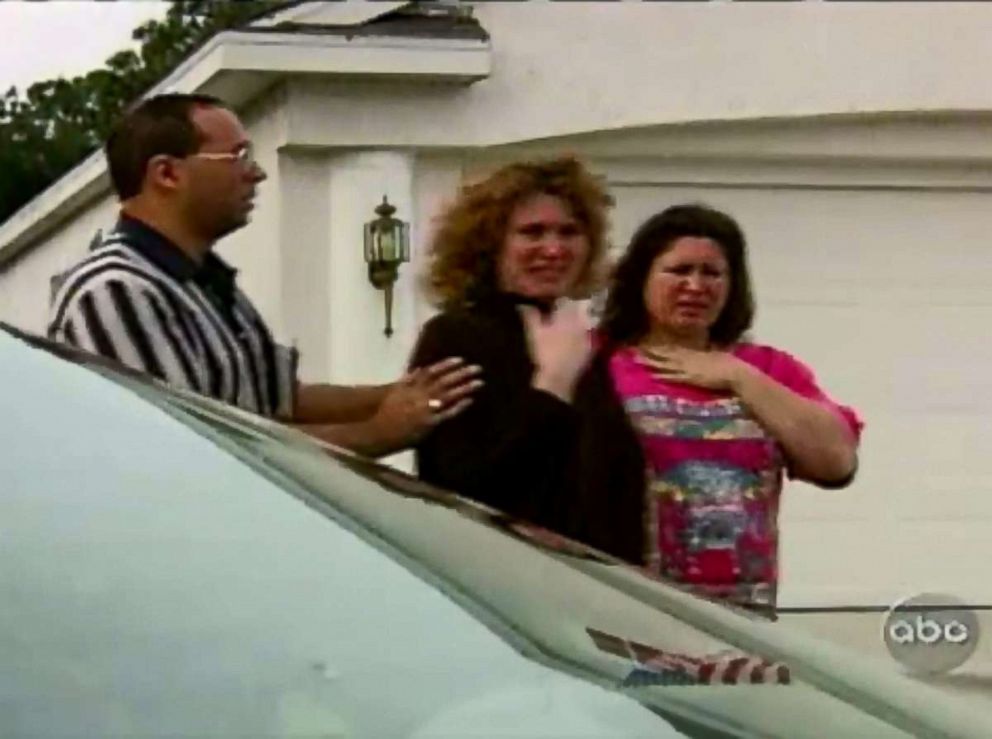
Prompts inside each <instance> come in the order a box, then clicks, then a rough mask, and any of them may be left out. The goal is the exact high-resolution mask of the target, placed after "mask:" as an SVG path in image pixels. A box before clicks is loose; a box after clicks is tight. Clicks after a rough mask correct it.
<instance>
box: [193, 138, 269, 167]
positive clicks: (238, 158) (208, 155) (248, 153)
mask: <svg viewBox="0 0 992 739" xmlns="http://www.w3.org/2000/svg"><path fill="white" fill-rule="evenodd" d="M189 156H190V157H191V158H195V159H213V160H217V161H223V160H228V161H232V162H237V163H238V164H240V165H241V166H242V167H244V168H245V169H251V168H252V167H254V166H255V164H256V162H255V147H254V146H252V144H251V142H248V143H245V144H242V145H241V146H239V147H238V150H237V151H198V152H196V153H195V154H190V155H189Z"/></svg>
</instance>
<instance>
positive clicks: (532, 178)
mask: <svg viewBox="0 0 992 739" xmlns="http://www.w3.org/2000/svg"><path fill="white" fill-rule="evenodd" d="M538 194H546V195H553V196H555V197H558V198H561V199H562V200H563V201H564V202H566V203H567V204H568V205H569V207H570V208H571V210H572V215H573V216H574V217H575V218H576V219H577V220H578V221H579V223H580V224H581V226H582V228H583V230H584V231H585V234H586V236H587V238H588V239H589V256H588V258H587V260H586V264H585V266H584V268H583V270H582V272H581V274H580V275H579V278H578V280H577V281H576V284H575V286H574V287H573V289H572V291H571V294H570V295H569V297H574V298H583V297H588V296H589V295H591V294H592V293H593V292H595V290H597V289H598V288H599V287H600V283H601V281H602V272H603V269H602V266H603V262H604V258H605V256H606V251H607V241H606V232H607V229H608V219H607V209H608V208H609V207H610V206H612V205H613V202H614V201H613V198H612V197H611V196H610V195H609V194H608V193H607V191H606V188H605V187H604V186H603V184H602V182H601V180H600V178H598V177H595V176H593V175H592V174H591V173H590V172H589V170H587V169H586V168H585V166H584V165H583V164H582V163H581V162H579V161H578V159H576V158H574V157H571V156H567V157H559V158H555V159H544V160H538V161H529V162H516V163H513V164H509V165H507V166H505V167H502V168H501V169H499V170H497V171H496V172H494V173H493V174H492V175H490V176H489V177H487V178H486V179H484V180H482V181H481V182H476V183H473V184H468V185H464V186H463V187H462V188H461V190H460V191H459V193H458V196H457V198H456V199H455V200H454V202H453V203H451V204H450V205H449V206H448V207H447V208H446V209H445V210H444V211H443V212H442V213H441V215H440V216H439V217H438V219H437V228H436V230H435V232H434V235H433V238H432V239H431V242H430V245H429V247H428V251H429V256H428V259H429V266H428V269H427V274H426V280H425V282H426V289H427V292H428V293H429V295H430V296H431V298H432V299H433V301H434V303H435V304H436V305H438V306H439V307H441V308H455V307H463V306H466V305H470V304H472V303H474V302H476V301H478V300H479V299H480V298H483V297H485V296H486V295H489V294H492V293H493V292H495V291H497V290H498V285H497V278H496V264H497V260H498V259H499V254H500V251H501V249H502V247H503V242H504V240H505V238H506V231H507V227H508V224H509V221H510V216H511V214H512V213H513V209H514V208H515V207H516V206H517V205H518V204H519V203H520V202H521V201H523V200H525V199H526V198H529V197H531V196H533V195H538Z"/></svg>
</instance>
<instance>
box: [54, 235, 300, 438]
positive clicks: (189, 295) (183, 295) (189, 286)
mask: <svg viewBox="0 0 992 739" xmlns="http://www.w3.org/2000/svg"><path fill="white" fill-rule="evenodd" d="M235 274H236V273H235V270H233V269H232V268H231V267H229V266H228V265H226V264H225V263H224V262H223V261H222V260H221V259H220V258H219V257H217V256H216V255H215V254H213V252H210V253H208V255H207V258H206V259H205V260H204V263H203V264H202V265H199V264H197V263H196V262H194V261H193V260H192V259H190V258H189V257H188V256H187V255H186V254H185V253H184V252H182V251H181V250H180V249H179V248H178V247H176V246H174V245H173V244H172V243H171V242H170V241H169V240H168V239H166V238H165V237H164V236H163V235H161V234H159V233H158V232H157V231H155V230H154V229H152V228H150V227H149V226H147V225H145V224H144V223H142V222H140V221H138V220H136V219H133V218H129V217H127V216H121V219H120V221H119V222H118V224H117V227H116V228H115V229H114V230H113V231H112V232H111V233H109V234H108V235H107V236H106V237H105V238H103V239H102V240H101V242H100V243H99V244H97V245H96V247H95V248H94V249H93V250H92V252H91V253H90V255H89V256H88V257H87V258H86V259H84V260H83V261H82V262H80V263H79V264H78V265H76V266H75V267H73V268H72V269H71V270H70V271H69V272H68V273H67V274H66V275H65V276H64V277H63V278H62V279H61V283H60V285H59V287H58V289H57V291H56V294H55V296H54V298H53V300H52V306H51V321H50V323H49V327H48V335H49V338H51V339H53V340H55V341H60V342H63V343H66V344H71V345H73V346H76V347H79V348H81V349H84V350H86V351H89V352H92V353H94V354H99V355H101V356H104V357H106V358H108V359H112V360H115V361H117V362H120V363H122V364H125V365H127V366H128V367H131V368H133V369H137V370H140V371H143V372H146V373H148V374H150V375H153V376H155V377H157V378H159V379H162V380H164V381H166V382H167V383H169V384H170V385H174V386H176V387H180V388H184V389H187V390H192V391H193V392H197V393H201V394H203V395H209V396H211V397H213V398H217V399H219V400H222V401H225V402H227V403H231V404H233V405H237V406H239V407H241V408H244V409H245V410H249V411H252V412H255V413H260V414H263V415H266V416H278V417H281V418H287V419H288V418H290V417H292V409H293V404H294V401H295V397H294V393H295V383H296V366H297V356H296V351H295V350H293V349H289V348H287V347H283V346H280V345H278V344H276V343H275V342H274V341H273V339H272V335H271V334H270V332H269V330H268V328H267V327H266V325H265V322H264V321H263V320H262V318H261V316H260V315H259V314H258V312H257V311H256V310H255V308H254V306H252V304H251V302H250V301H249V300H248V298H247V297H246V296H245V295H244V294H243V293H242V292H241V290H239V289H238V287H237V286H236V284H235Z"/></svg>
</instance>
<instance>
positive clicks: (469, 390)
mask: <svg viewBox="0 0 992 739" xmlns="http://www.w3.org/2000/svg"><path fill="white" fill-rule="evenodd" d="M481 372H482V369H481V367H479V366H477V365H466V364H465V362H464V360H462V359H460V358H457V357H456V358H450V359H445V360H443V361H441V362H437V363H436V364H432V365H430V366H427V367H421V368H419V369H415V370H412V371H411V372H409V373H408V374H407V375H406V376H404V377H403V378H402V379H400V380H399V381H397V382H395V383H393V384H392V385H386V386H382V387H381V391H382V396H381V401H380V402H379V403H378V407H377V408H376V410H375V412H374V413H373V414H372V415H371V417H370V418H368V419H367V420H363V421H359V422H356V423H343V424H335V425H328V424H310V425H303V426H301V428H302V429H303V430H304V431H306V432H308V433H310V434H312V435H314V436H316V437H318V438H321V439H323V440H325V441H328V442H330V443H332V444H337V445H339V446H343V447H346V448H348V449H351V450H352V451H355V452H358V453H359V454H364V455H366V456H370V457H380V456H385V455H388V454H393V453H395V452H398V451H401V450H403V449H406V448H408V447H410V446H413V445H414V444H416V443H417V442H418V441H419V440H420V439H421V438H423V436H424V435H425V434H426V433H427V432H428V431H430V429H432V428H433V427H434V426H436V425H438V424H439V423H442V422H444V421H446V420H448V419H450V418H454V417H455V416H457V415H458V414H459V413H461V412H463V411H464V410H465V409H466V408H468V406H469V405H471V403H472V395H473V394H474V393H475V392H476V391H477V390H478V389H479V388H480V387H482V384H483V382H482V380H481V378H480V374H481Z"/></svg>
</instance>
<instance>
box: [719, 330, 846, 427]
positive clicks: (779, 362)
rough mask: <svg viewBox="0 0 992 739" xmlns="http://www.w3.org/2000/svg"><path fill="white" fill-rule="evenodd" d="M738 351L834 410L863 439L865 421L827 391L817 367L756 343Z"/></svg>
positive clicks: (769, 374)
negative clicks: (815, 371)
mask: <svg viewBox="0 0 992 739" xmlns="http://www.w3.org/2000/svg"><path fill="white" fill-rule="evenodd" d="M734 353H735V354H736V355H737V356H738V357H739V358H740V359H743V360H744V361H745V362H748V363H749V364H753V365H754V366H755V367H757V368H758V369H760V370H761V371H762V372H764V373H765V374H766V375H768V376H769V377H771V378H772V379H774V380H776V381H778V382H779V383H781V384H782V385H785V386H786V387H787V388H789V389H790V390H792V391H793V392H795V393H798V394H799V395H802V396H803V397H804V398H808V399H810V400H813V401H816V402H817V403H820V404H821V405H823V406H825V407H827V408H829V409H830V410H832V411H833V412H834V413H836V414H837V415H838V417H840V418H841V419H842V420H843V421H844V422H845V423H846V424H847V426H848V427H849V428H850V429H851V433H852V434H853V435H854V438H855V439H856V440H859V441H860V439H861V431H862V429H863V428H864V421H862V420H861V416H860V415H859V414H858V412H857V411H856V410H855V409H854V408H851V407H850V406H846V405H841V404H840V403H838V402H836V401H835V400H834V399H833V398H831V397H830V396H828V395H827V394H826V393H825V392H823V390H822V389H821V388H820V386H819V385H818V384H817V382H816V376H815V375H814V374H813V371H812V370H811V369H810V368H809V367H807V366H806V365H805V364H803V363H802V362H800V361H799V360H798V359H796V358H795V357H793V356H792V355H791V354H788V353H787V352H783V351H779V350H778V349H772V348H771V347H765V346H756V345H754V344H751V345H746V344H745V345H741V346H740V347H739V348H738V350H737V351H735V352H734Z"/></svg>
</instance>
